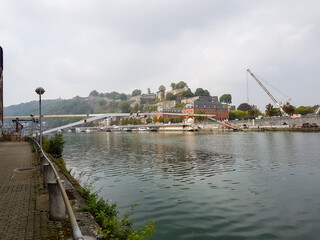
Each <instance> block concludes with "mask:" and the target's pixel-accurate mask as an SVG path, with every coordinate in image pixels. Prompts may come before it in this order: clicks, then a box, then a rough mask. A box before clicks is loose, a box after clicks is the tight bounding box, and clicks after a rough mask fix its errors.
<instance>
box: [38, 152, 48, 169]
mask: <svg viewBox="0 0 320 240" xmlns="http://www.w3.org/2000/svg"><path fill="white" fill-rule="evenodd" d="M44 164H49V162H48V160H47V158H46V157H45V156H44V155H43V154H41V155H40V166H41V168H40V169H41V172H42V173H43V172H44V170H43V165H44Z"/></svg>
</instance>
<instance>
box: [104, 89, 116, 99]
mask: <svg viewBox="0 0 320 240" xmlns="http://www.w3.org/2000/svg"><path fill="white" fill-rule="evenodd" d="M106 95H107V96H106V97H109V98H111V99H113V100H115V99H116V96H117V95H119V93H118V92H115V91H113V92H111V93H107V94H106Z"/></svg>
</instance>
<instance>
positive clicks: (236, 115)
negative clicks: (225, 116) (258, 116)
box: [229, 110, 249, 120]
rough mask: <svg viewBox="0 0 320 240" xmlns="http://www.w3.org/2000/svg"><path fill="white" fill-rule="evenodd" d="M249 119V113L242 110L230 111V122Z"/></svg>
mask: <svg viewBox="0 0 320 240" xmlns="http://www.w3.org/2000/svg"><path fill="white" fill-rule="evenodd" d="M248 118H249V114H248V111H241V110H234V111H229V120H235V119H248Z"/></svg>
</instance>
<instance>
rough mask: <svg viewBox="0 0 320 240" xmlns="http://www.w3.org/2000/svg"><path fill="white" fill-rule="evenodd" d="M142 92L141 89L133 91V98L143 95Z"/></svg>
mask: <svg viewBox="0 0 320 240" xmlns="http://www.w3.org/2000/svg"><path fill="white" fill-rule="evenodd" d="M141 93H142V91H141V90H140V89H135V90H133V91H132V93H131V95H132V97H135V96H139V95H141Z"/></svg>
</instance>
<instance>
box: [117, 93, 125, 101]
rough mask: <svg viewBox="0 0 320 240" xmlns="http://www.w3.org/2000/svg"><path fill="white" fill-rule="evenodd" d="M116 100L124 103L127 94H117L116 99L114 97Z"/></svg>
mask: <svg viewBox="0 0 320 240" xmlns="http://www.w3.org/2000/svg"><path fill="white" fill-rule="evenodd" d="M115 99H116V100H118V99H120V100H121V101H125V100H127V94H125V93H121V94H118V95H117V96H116V97H115Z"/></svg>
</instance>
